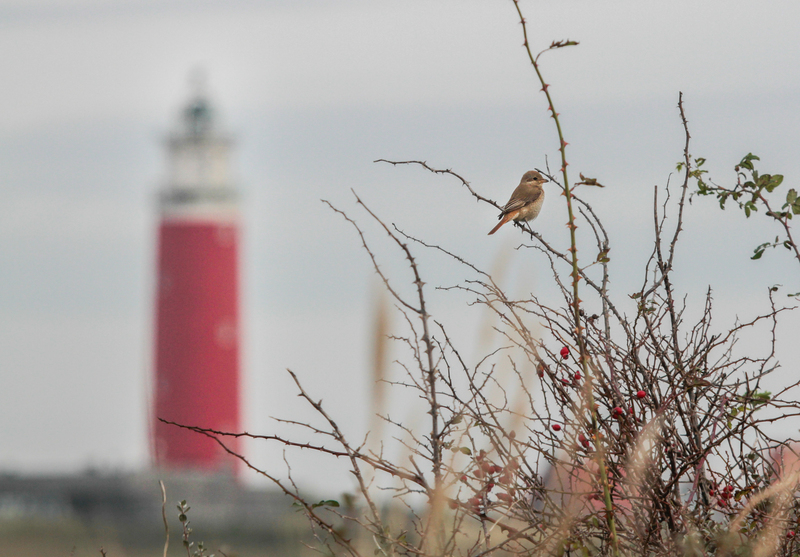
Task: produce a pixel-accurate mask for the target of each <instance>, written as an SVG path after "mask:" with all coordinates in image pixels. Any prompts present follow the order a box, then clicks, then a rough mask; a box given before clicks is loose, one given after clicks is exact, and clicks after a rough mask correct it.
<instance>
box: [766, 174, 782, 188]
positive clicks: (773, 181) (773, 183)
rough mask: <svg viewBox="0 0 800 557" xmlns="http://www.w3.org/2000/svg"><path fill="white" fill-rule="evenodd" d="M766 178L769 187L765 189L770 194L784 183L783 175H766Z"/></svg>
mask: <svg viewBox="0 0 800 557" xmlns="http://www.w3.org/2000/svg"><path fill="white" fill-rule="evenodd" d="M765 176H766V177H767V185H766V186H765V187H766V188H767V191H769V192H771V191H772V190H774V189H775V188H777V187H778V186H780V185H781V183H782V182H783V176H782V175H781V174H775V175H774V176H770V175H769V174H765Z"/></svg>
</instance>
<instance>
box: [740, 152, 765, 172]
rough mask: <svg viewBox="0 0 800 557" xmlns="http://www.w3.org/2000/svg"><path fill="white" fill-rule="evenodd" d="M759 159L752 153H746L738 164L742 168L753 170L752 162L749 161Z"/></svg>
mask: <svg viewBox="0 0 800 557" xmlns="http://www.w3.org/2000/svg"><path fill="white" fill-rule="evenodd" d="M760 160H761V159H759V158H758V157H757V156H755V155H754V154H753V153H747V155H745V157H744V158H743V159H742V162H740V163H739V165H738V166H741V167H742V168H746V169H748V170H753V163H752V162H750V161H760Z"/></svg>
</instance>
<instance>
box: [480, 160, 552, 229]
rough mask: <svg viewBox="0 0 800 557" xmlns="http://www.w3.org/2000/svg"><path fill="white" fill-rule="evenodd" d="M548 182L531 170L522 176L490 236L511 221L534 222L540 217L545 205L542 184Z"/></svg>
mask: <svg viewBox="0 0 800 557" xmlns="http://www.w3.org/2000/svg"><path fill="white" fill-rule="evenodd" d="M545 182H547V180H545V179H544V178H543V177H542V175H541V174H539V173H538V172H536V171H535V170H529V171H528V172H526V173H525V174H523V175H522V180H520V182H519V185H518V186H517V189H515V190H514V193H512V194H511V199H509V200H508V203H506V205H505V207H503V212H502V213H500V217H499V218H500V222H499V223H498V224H497V226H495V227H494V228H492V231H491V232H489V234H494V233H495V232H497V229H498V228H500V227H501V226H503V225H504V224H505V223H507V222H508V221H510V220H513V221H515V222H519V221H521V220H525V221H528V220H533V219H535V218H536V217H537V216H538V215H539V211H541V210H542V203H544V189H543V188H542V184H544V183H545Z"/></svg>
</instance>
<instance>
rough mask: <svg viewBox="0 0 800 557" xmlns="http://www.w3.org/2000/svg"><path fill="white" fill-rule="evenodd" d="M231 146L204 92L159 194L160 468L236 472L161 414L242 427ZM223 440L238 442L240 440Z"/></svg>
mask: <svg viewBox="0 0 800 557" xmlns="http://www.w3.org/2000/svg"><path fill="white" fill-rule="evenodd" d="M230 148H231V141H230V139H229V138H228V137H226V136H225V135H223V134H221V133H220V131H219V130H218V129H217V125H216V122H215V119H214V113H213V111H212V109H211V107H210V105H209V103H208V101H207V100H206V98H205V97H204V96H203V95H197V96H196V97H195V98H194V99H193V100H192V101H191V102H190V103H189V104H188V105H187V106H186V108H185V109H184V111H183V113H182V118H181V122H180V126H179V128H178V130H177V131H176V132H175V133H173V134H172V135H171V136H170V137H169V140H168V165H169V170H168V180H167V183H166V185H165V187H164V188H163V189H162V190H161V192H160V224H159V232H158V287H157V289H158V294H157V303H156V305H157V310H156V339H155V340H156V347H155V397H154V398H155V402H154V413H155V416H154V418H155V419H154V420H153V426H154V427H153V442H152V450H153V457H154V461H155V463H156V465H157V466H160V467H166V468H180V469H197V470H205V471H225V470H228V471H233V470H235V460H234V459H233V458H232V457H230V455H227V454H226V453H225V452H224V451H223V450H222V449H221V447H219V445H217V443H215V442H214V440H213V439H210V438H208V437H206V436H204V435H201V434H198V433H195V432H192V431H188V430H185V429H181V428H178V427H176V426H174V425H168V424H164V423H162V422H160V421H159V420H158V418H162V419H165V420H169V421H172V422H177V423H180V424H184V425H192V426H199V427H204V428H211V429H215V430H221V431H231V432H236V431H239V430H240V422H239V273H238V251H239V225H238V209H237V192H236V189H235V188H234V187H233V185H232V183H231V179H230V175H229V153H230ZM226 444H227V445H228V446H230V447H231V448H233V449H234V450H236V449H238V447H237V444H236V440H235V439H228V440H227V441H226Z"/></svg>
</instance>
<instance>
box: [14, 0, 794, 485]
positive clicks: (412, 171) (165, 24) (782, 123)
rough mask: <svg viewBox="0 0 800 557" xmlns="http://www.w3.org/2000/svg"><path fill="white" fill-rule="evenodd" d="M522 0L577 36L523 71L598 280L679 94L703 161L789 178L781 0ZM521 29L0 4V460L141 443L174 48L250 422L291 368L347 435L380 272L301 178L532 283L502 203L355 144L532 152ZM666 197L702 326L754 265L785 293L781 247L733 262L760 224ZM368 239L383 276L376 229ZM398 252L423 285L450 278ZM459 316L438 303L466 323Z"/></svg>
mask: <svg viewBox="0 0 800 557" xmlns="http://www.w3.org/2000/svg"><path fill="white" fill-rule="evenodd" d="M522 7H523V10H524V12H525V14H526V17H527V19H528V22H529V33H530V36H531V43H532V44H533V45H534V49H535V50H537V51H538V50H541V49H544V48H546V47H547V46H548V45H549V44H550V43H551V41H554V40H560V39H566V38H569V39H573V40H577V41H580V43H581V44H580V45H579V46H577V47H572V48H569V49H563V50H561V51H557V52H551V53H547V54H546V55H544V56H543V57H542V59H541V60H542V68H543V71H544V72H545V75H546V79H547V80H548V82H549V83H550V84H551V93H552V94H553V96H554V102H555V103H556V107H557V109H558V111H559V112H560V113H561V115H562V118H563V125H564V131H565V134H566V137H567V141H568V142H569V143H570V144H571V145H570V148H569V149H570V150H569V152H568V157H569V161H570V165H571V170H572V177H574V178H576V177H577V173H578V172H583V173H584V174H586V175H590V176H595V177H597V178H599V179H600V180H601V182H603V183H605V184H606V185H607V186H608V187H607V188H605V189H604V190H602V191H592V192H590V193H589V194H588V197H589V198H590V200H591V201H592V202H593V203H594V205H595V208H596V209H597V210H598V212H599V213H600V214H601V216H602V218H604V219H605V221H606V222H607V224H608V226H609V232H610V233H611V235H612V252H611V258H612V261H613V262H614V265H616V267H615V269H616V273H617V274H616V275H615V276H616V279H615V280H616V282H615V283H614V284H613V285H612V288H615V289H616V290H617V292H618V294H619V295H624V293H626V292H632V291H633V290H634V289H635V288H636V287H637V286H638V284H639V282H640V279H641V272H640V269H641V263H642V261H643V257H644V256H646V250H647V247H648V245H649V244H648V242H649V241H650V238H651V235H652V232H651V230H652V228H651V219H652V216H651V215H652V191H653V186H654V185H656V184H658V185H664V184H665V183H666V181H667V179H668V178H669V176H670V173H671V172H672V171H673V170H674V167H675V163H676V162H677V161H678V160H680V159H681V155H682V147H683V137H682V129H681V126H680V120H679V118H678V113H677V109H676V104H677V98H678V92H679V91H683V93H684V97H685V103H686V112H687V115H688V117H689V121H690V126H691V132H692V136H693V149H692V151H693V153H694V154H695V155H696V156H703V157H706V158H708V160H709V162H708V167H709V169H710V170H711V171H712V176H713V177H715V178H716V180H717V181H718V182H720V183H722V182H725V181H726V180H732V179H733V174H732V167H733V165H734V164H735V163H736V162H738V161H739V160H740V158H741V157H742V156H743V155H745V154H746V153H747V152H750V151H752V152H754V153H756V154H758V155H760V156H761V158H762V162H761V165H760V168H761V169H762V170H763V171H764V172H771V173H782V174H784V175H785V176H786V180H785V183H786V184H787V186H784V187H789V185H791V186H792V187H797V183H798V178H800V168H798V164H797V160H798V149H799V148H800V42H799V41H798V32H799V31H800V5H798V4H797V3H796V2H789V1H785V2H769V3H758V4H757V3H755V2H741V1H730V0H726V1H722V0H717V1H708V2H702V3H698V2H642V1H639V0H637V1H607V2H588V1H578V0H575V1H571V0H561V1H558V2H555V1H551V2H538V1H523V2H522ZM521 45H522V34H521V28H520V25H519V22H518V20H517V16H516V12H515V10H514V7H513V4H512V2H511V1H510V0H496V1H494V0H493V1H489V0H483V1H477V0H474V1H468V0H457V1H455V0H453V1H433V2H432V1H430V0H419V1H404V2H386V1H355V0H354V1H340V2H327V1H272V2H269V1H263V2H257V1H245V0H240V1H229V2H224V3H220V2H211V1H202V0H115V1H103V0H83V1H80V0H36V1H29V0H13V1H12V0H4V1H0V53H2V56H0V75H2V76H3V77H2V80H0V81H1V83H0V107H2V110H0V191H2V194H3V203H2V204H0V381H2V385H3V387H2V389H0V408H2V410H0V419H1V420H2V424H3V426H2V428H0V472H2V471H17V472H37V473H39V472H68V471H77V470H82V469H85V468H87V467H98V468H101V469H139V468H142V467H144V466H146V464H147V462H148V454H147V405H148V400H147V397H148V390H149V381H150V380H149V377H150V373H151V359H152V356H151V350H152V346H151V345H152V332H151V326H152V308H153V283H154V280H153V273H154V269H153V262H154V257H155V253H154V250H155V242H154V238H155V236H154V232H155V225H156V222H157V220H156V218H157V216H156V207H155V191H156V190H157V188H158V187H159V186H160V185H161V183H162V179H163V177H164V173H165V170H166V169H165V161H164V150H163V143H162V142H163V138H164V136H165V134H166V133H167V132H168V131H169V130H170V129H171V128H172V126H173V124H174V122H175V119H176V118H177V113H178V111H179V110H180V108H181V107H182V105H183V103H184V102H186V100H187V99H188V97H189V95H190V92H191V91H190V87H189V76H190V74H191V73H192V71H193V70H195V69H196V68H202V70H203V71H204V72H205V74H206V76H207V82H208V90H209V92H210V95H211V98H212V101H213V102H214V103H215V106H216V107H217V109H218V111H219V114H220V115H221V118H222V120H223V123H224V125H225V127H226V129H228V130H229V131H230V132H231V133H232V134H233V135H234V136H235V137H236V140H237V146H238V147H237V152H236V156H235V159H234V166H235V168H236V175H237V177H238V180H239V183H240V185H241V188H242V191H243V199H244V206H243V215H244V233H245V253H246V258H245V261H244V262H243V269H244V292H245V298H244V299H243V305H244V312H245V317H246V321H245V328H246V348H245V363H246V366H245V370H244V373H245V385H246V390H245V397H246V398H245V404H246V408H247V412H246V417H245V420H246V427H247V429H248V430H250V431H253V432H259V433H266V432H268V431H269V430H270V428H272V427H273V424H272V422H271V421H270V420H269V416H281V417H295V416H296V415H303V414H302V413H299V414H295V412H300V411H299V410H297V408H298V406H299V405H300V401H299V400H297V399H295V397H294V396H293V392H292V390H291V385H290V384H289V383H288V381H287V378H286V375H285V372H284V371H283V370H284V369H285V368H287V367H291V368H292V369H293V370H294V371H295V372H297V373H298V374H299V375H300V377H301V378H304V377H305V378H307V380H308V381H307V382H308V384H309V385H310V386H313V389H316V390H317V394H318V395H319V396H320V397H322V396H323V395H324V398H325V399H326V401H330V404H331V407H332V408H333V409H335V408H336V407H337V406H338V407H340V408H341V409H342V415H341V416H339V417H340V419H341V421H342V422H343V423H344V424H345V425H346V426H347V427H350V428H351V429H352V431H354V432H357V433H359V434H363V431H364V425H363V422H364V420H366V418H367V415H368V413H369V407H368V403H367V402H366V393H367V391H368V388H369V384H368V379H367V365H368V362H369V359H368V347H369V325H370V319H371V313H370V312H371V302H372V300H373V298H374V293H375V290H376V289H375V286H376V285H375V281H374V277H373V275H372V273H371V270H370V268H369V266H368V261H367V258H366V256H365V254H364V253H363V252H361V250H360V249H359V245H358V241H357V237H356V236H355V235H354V234H353V232H352V230H351V229H349V228H348V227H347V226H346V225H345V223H344V222H343V221H342V220H341V218H339V217H337V216H336V215H334V214H333V213H331V211H330V210H328V209H326V208H325V206H324V205H323V204H322V203H321V202H320V201H319V200H320V199H321V198H325V199H329V200H330V201H332V202H333V203H335V204H336V205H337V206H339V207H340V208H343V209H347V210H348V211H352V212H353V214H354V215H358V211H357V210H356V208H355V206H354V204H353V198H352V195H351V193H350V188H353V189H355V190H356V191H357V192H358V194H359V195H360V196H361V197H362V199H364V201H365V202H367V203H368V204H370V206H371V207H372V208H373V209H375V210H376V211H377V212H378V213H379V214H381V215H382V216H384V217H385V218H386V219H387V221H389V222H395V223H397V224H398V226H400V227H401V228H403V229H404V230H406V231H408V232H410V233H414V234H416V235H418V236H420V237H422V238H425V239H427V240H431V241H434V240H435V241H436V242H438V243H440V244H441V245H443V246H445V247H447V248H448V249H451V250H453V251H456V252H458V253H459V254H461V255H464V256H465V257H467V258H468V259H469V260H470V261H472V262H474V263H477V264H479V265H481V266H484V267H490V266H491V265H492V262H493V261H494V260H495V259H496V258H497V254H498V253H500V252H503V253H506V255H508V257H510V258H511V259H512V260H513V261H514V263H513V265H512V268H513V269H514V272H515V273H516V276H515V279H514V281H513V282H514V284H517V285H522V286H521V288H528V286H526V285H527V284H528V283H529V282H530V283H531V284H533V283H535V284H536V285H539V284H544V283H546V282H547V273H546V269H545V268H543V267H542V266H543V265H544V262H543V261H539V260H537V259H536V256H535V255H534V254H533V253H532V252H517V251H513V250H512V249H511V248H512V247H513V246H514V245H515V241H516V242H518V241H519V240H520V239H521V238H520V237H519V235H518V234H517V233H516V232H514V231H513V230H512V229H511V228H510V227H507V228H508V230H506V229H504V230H503V234H500V233H498V234H497V235H495V236H492V237H487V236H486V232H487V231H488V230H489V229H490V228H491V227H492V226H493V224H494V223H495V219H496V214H495V212H494V211H493V210H491V209H490V208H488V207H487V206H484V205H478V204H476V203H475V202H474V201H473V200H472V199H471V198H469V197H468V195H467V194H466V193H465V191H464V190H463V189H462V188H460V187H459V186H458V184H457V183H455V182H454V181H452V180H448V179H447V178H442V177H435V176H431V175H428V174H426V173H424V172H423V171H421V170H419V169H417V168H401V167H398V168H393V167H390V166H387V165H379V164H374V163H373V162H372V161H373V160H375V159H378V158H389V159H421V160H426V161H428V162H429V163H430V164H431V165H433V166H436V167H441V168H452V169H453V170H455V171H456V172H458V173H460V174H461V175H463V176H464V177H465V178H467V179H468V180H469V181H470V182H471V183H472V185H473V186H474V187H475V188H476V189H478V190H479V191H481V192H482V193H483V194H485V195H487V196H488V197H492V198H494V199H497V200H498V201H500V202H504V201H505V200H506V199H507V197H508V195H509V194H510V192H511V190H512V189H513V187H514V186H515V185H516V184H517V183H518V181H519V177H520V176H521V175H522V174H523V173H524V172H525V171H526V170H529V169H532V168H534V167H540V168H542V167H544V165H545V156H548V157H549V160H550V161H551V162H552V161H555V160H556V159H555V156H556V147H557V140H556V137H555V133H554V129H553V125H552V121H551V120H550V119H548V118H547V113H546V105H545V100H544V98H543V96H542V95H541V94H540V93H539V92H538V89H539V86H538V84H537V82H536V80H535V75H534V74H533V71H532V69H531V68H530V66H529V63H528V61H527V58H526V55H525V52H524V50H523V49H522V46H521ZM553 166H556V165H555V163H554V162H553ZM673 180H675V177H674V176H673ZM359 219H360V220H363V221H364V222H366V218H365V217H364V215H363V214H360V215H359ZM687 219H688V220H687V224H686V232H685V233H686V235H687V236H690V237H691V238H692V240H691V241H688V242H686V243H685V244H684V245H683V248H682V249H683V250H684V251H682V252H681V256H680V257H679V259H678V261H679V263H681V264H682V265H683V267H682V269H681V270H680V271H679V274H678V276H679V277H680V279H682V283H680V281H679V285H678V286H679V287H680V288H682V289H684V290H685V291H687V292H689V293H690V296H693V298H690V299H689V303H690V304H692V303H698V304H699V303H701V301H702V298H701V296H702V293H703V292H704V291H705V289H706V288H707V286H708V285H709V284H710V285H712V287H713V288H714V291H715V299H716V300H717V304H718V308H719V313H718V315H719V316H720V317H719V318H720V321H718V323H721V324H724V323H726V322H729V321H730V320H732V319H733V318H735V316H736V315H739V316H740V317H742V318H744V317H752V316H753V315H755V312H757V311H764V310H765V309H766V303H765V297H764V291H765V288H766V287H767V286H769V285H771V284H774V283H781V284H785V285H787V290H791V291H800V280H798V277H800V269H798V266H797V263H796V262H793V261H792V260H791V259H789V257H788V255H787V254H785V253H780V252H771V253H768V254H767V255H766V256H765V257H764V259H763V260H762V261H761V262H752V261H750V259H749V257H750V255H751V254H752V250H753V248H754V247H755V246H756V245H758V244H760V243H762V242H765V241H768V240H770V239H772V238H773V237H774V236H775V234H777V233H778V231H777V229H775V228H773V227H771V226H769V225H768V224H765V223H763V222H762V221H761V220H758V219H750V221H745V219H744V217H743V216H742V215H740V214H738V213H736V212H735V211H733V210H730V209H729V210H728V211H726V212H725V213H720V212H719V211H718V210H717V209H716V208H715V203H714V202H713V201H712V200H710V199H700V200H695V202H694V203H693V205H692V206H691V207H690V208H689V210H688V211H687ZM564 222H565V215H564V214H563V208H562V207H561V205H560V204H559V199H558V197H557V196H556V195H551V196H550V198H548V200H547V201H546V204H545V209H544V211H543V213H542V216H541V217H540V218H539V219H538V220H537V221H536V228H537V229H538V230H541V231H542V232H543V233H544V234H545V235H548V236H549V237H555V238H563V231H564V227H563V224H564ZM368 228H369V227H368ZM370 230H371V233H372V234H373V236H372V237H373V238H375V241H376V242H377V243H379V244H380V242H382V241H383V239H382V238H381V237H379V235H378V233H377V231H375V230H374V229H370ZM380 254H381V257H383V258H384V259H383V261H384V263H385V265H386V268H387V269H388V270H390V271H398V272H399V273H401V274H400V277H401V278H402V277H405V276H407V275H405V274H402V273H403V267H402V265H401V264H402V261H401V259H400V257H399V256H398V254H397V253H396V252H393V251H389V250H383V249H382V248H381V249H380ZM422 260H423V262H424V263H430V264H429V266H428V267H427V268H423V272H424V273H428V275H427V276H428V277H429V278H430V283H431V286H434V285H437V284H452V283H453V282H456V281H457V280H458V276H457V275H453V271H452V270H451V269H442V268H439V267H438V266H437V265H436V264H435V261H436V260H435V259H430V260H428V259H425V256H423V258H422ZM520 260H524V261H520ZM454 277H455V278H454ZM462 278H463V277H462ZM529 278H530V280H528V279H529ZM532 288H538V286H531V287H530V288H528V291H530V289H532ZM542 288H544V290H543V291H546V287H544V286H543V287H542ZM432 296H433V294H432ZM461 304H462V300H460V299H458V300H448V299H447V298H444V299H443V300H442V301H441V303H440V305H438V306H437V305H434V307H433V311H434V313H435V314H436V315H438V316H440V317H441V318H442V319H446V318H447V317H448V316H451V317H452V316H453V315H460V313H459V312H460V311H462V310H463V307H462V305H461ZM459 308H461V309H459ZM437 311H438V312H439V313H437ZM478 317H480V316H474V317H473V318H474V319H477V318H478ZM726 319H727V320H728V321H726ZM478 325H479V324H478V322H477V320H476V321H469V320H468V319H467V320H466V321H463V322H461V323H459V325H458V326H456V327H455V328H456V329H459V328H460V331H461V332H462V333H463V336H464V337H465V338H467V339H468V338H469V336H470V334H474V331H475V330H477V327H478ZM782 334H783V336H781V337H780V339H779V340H780V341H781V342H783V343H784V344H783V345H782V346H783V348H781V352H779V354H780V353H783V354H785V355H786V356H787V358H786V359H787V371H786V373H793V374H796V373H797V364H796V363H793V364H792V363H791V362H789V361H788V360H789V357H788V356H789V355H790V354H791V351H790V348H791V347H792V342H793V341H792V339H793V338H794V339H796V337H797V336H798V335H799V334H800V321H799V320H798V319H797V318H796V317H791V318H790V319H788V320H787V321H786V323H785V324H784V330H783V333H782ZM792 357H793V354H792ZM795 362H796V358H795ZM792 366H793V367H792ZM313 389H312V390H313ZM332 413H334V414H335V413H336V412H335V410H334V411H333V412H332ZM253 451H254V452H253V453H252V454H254V455H256V456H257V457H258V458H259V459H260V460H259V462H262V463H264V465H265V466H268V467H269V466H280V456H279V455H278V456H277V457H276V456H275V454H272V453H270V452H269V450H268V449H263V448H256V449H253ZM301 468H302V467H301ZM308 475H309V478H310V479H311V477H312V476H313V471H309V472H308Z"/></svg>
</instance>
